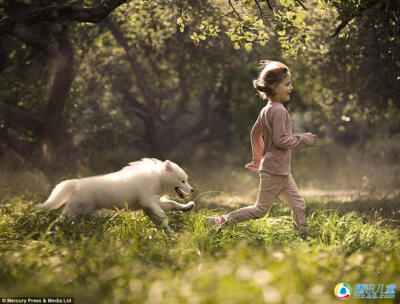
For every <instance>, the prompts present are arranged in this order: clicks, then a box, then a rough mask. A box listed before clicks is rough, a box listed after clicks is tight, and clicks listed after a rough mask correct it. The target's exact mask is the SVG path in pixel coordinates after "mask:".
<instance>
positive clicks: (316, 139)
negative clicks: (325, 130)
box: [312, 134, 318, 146]
mask: <svg viewBox="0 0 400 304" xmlns="http://www.w3.org/2000/svg"><path fill="white" fill-rule="evenodd" d="M312 137H313V138H314V146H315V145H316V144H317V141H318V136H317V135H315V134H313V135H312Z"/></svg>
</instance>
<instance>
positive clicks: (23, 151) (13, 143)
mask: <svg viewBox="0 0 400 304" xmlns="http://www.w3.org/2000/svg"><path fill="white" fill-rule="evenodd" d="M0 141H1V142H3V143H4V144H6V145H7V146H8V147H10V148H11V149H13V150H14V151H15V152H17V153H18V154H19V155H20V156H22V157H23V158H24V159H26V160H28V161H32V160H33V159H34V155H35V154H36V153H35V152H36V151H34V146H33V145H32V144H30V143H27V142H25V141H23V140H21V139H18V138H16V137H15V136H12V135H10V134H8V133H7V132H5V131H3V130H2V129H0Z"/></svg>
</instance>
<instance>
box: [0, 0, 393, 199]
mask: <svg viewBox="0 0 400 304" xmlns="http://www.w3.org/2000/svg"><path fill="white" fill-rule="evenodd" d="M125 2H126V1H115V0H114V1H110V0H109V1H103V2H100V1H74V2H71V1H57V3H54V1H47V0H41V1H30V0H18V1H7V0H1V1H0V17H4V18H3V19H1V21H0V33H1V36H0V88H1V89H0V163H1V171H0V187H1V192H2V194H3V195H6V196H7V195H13V194H20V193H29V192H31V193H38V192H42V193H44V192H46V191H48V190H49V189H50V187H52V186H54V184H55V183H57V182H59V181H61V180H62V179H65V178H69V177H77V176H78V177H83V176H88V175H93V174H103V173H107V172H110V171H115V170H118V169H119V168H121V167H123V166H124V165H125V164H126V163H127V162H130V161H133V160H136V159H139V158H142V157H156V158H160V159H167V158H168V159H171V160H173V161H175V162H177V163H179V164H181V165H182V166H183V167H184V168H185V169H186V170H187V171H188V172H189V175H190V176H191V179H192V183H193V184H194V185H195V186H196V185H197V187H196V188H197V189H199V190H202V191H207V190H226V191H231V193H232V195H233V194H235V193H242V192H243V191H245V192H247V191H253V193H254V191H256V190H257V189H256V188H257V177H256V176H255V175H253V174H251V173H250V172H246V170H245V169H244V168H243V166H244V164H245V163H247V162H248V161H249V160H250V157H251V149H250V143H249V131H250V129H251V127H252V124H253V122H254V121H255V119H256V117H257V114H258V112H259V111H260V109H261V108H262V107H263V106H264V105H265V101H263V100H262V99H260V98H259V96H257V94H256V91H255V90H254V88H253V87H252V80H253V79H255V78H256V77H257V74H258V71H259V70H258V62H259V61H260V60H262V59H272V60H279V61H282V62H284V63H286V64H287V65H288V66H289V67H290V69H291V72H292V79H293V85H294V88H295V90H294V93H293V96H292V99H291V101H290V103H288V104H287V108H288V110H289V111H290V113H291V115H292V119H293V121H294V132H295V133H299V132H305V131H307V132H308V131H309V132H313V133H316V134H318V136H319V137H320V141H319V142H318V145H317V146H316V147H315V148H313V149H303V150H298V151H295V152H294V153H293V174H294V175H295V178H296V180H297V181H298V184H299V186H300V188H302V189H310V190H315V189H317V190H321V189H322V190H326V191H328V190H329V191H337V190H351V191H356V192H366V193H371V192H376V193H378V192H379V193H382V192H383V193H386V194H391V193H392V194H393V193H394V191H395V190H396V189H398V186H399V183H400V153H399V152H400V141H399V138H400V135H399V131H400V128H399V123H400V119H399V118H400V112H399V108H400V26H399V18H400V9H399V3H398V2H397V1H393V0H383V1H376V0H361V1H353V0H352V1H343V0H336V1H331V0H313V1H311V0H309V1H300V0H296V1H295V0H282V1H279V2H278V1H268V0H267V1H254V0H251V1H247V0H243V1H226V0H220V1H218V0H213V1H190V0H189V1H169V0H163V1H161V0H155V1H144V0H142V1H127V3H125ZM102 5H103V7H102ZM104 5H105V6H104ZM107 5H109V7H107ZM89 7H91V8H92V10H90V9H88V8H89ZM104 7H105V8H107V9H108V11H107V13H106V14H104V15H101V16H100V17H99V16H98V15H96V14H95V13H96V12H98V11H95V10H96V9H97V10H100V9H101V8H104ZM46 9H47V11H46ZM62 9H63V10H62ZM85 9H86V10H87V11H84V10H85ZM41 10H42V11H41ZM108 13H109V15H108V16H107V14H108ZM35 14H36V15H35ZM46 14H47V15H46ZM106 16H107V17H106ZM96 18H97V19H96Z"/></svg>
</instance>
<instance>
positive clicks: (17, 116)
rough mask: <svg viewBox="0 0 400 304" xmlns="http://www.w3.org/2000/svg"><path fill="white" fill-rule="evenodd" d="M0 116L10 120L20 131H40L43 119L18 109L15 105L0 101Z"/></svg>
mask: <svg viewBox="0 0 400 304" xmlns="http://www.w3.org/2000/svg"><path fill="white" fill-rule="evenodd" d="M0 112H1V114H0V116H2V117H6V118H7V119H9V120H10V123H11V124H12V125H13V127H15V129H19V130H20V131H23V132H26V131H28V130H31V131H34V132H40V131H41V129H42V128H43V121H42V120H41V119H39V118H37V117H35V116H33V115H32V114H31V113H29V112H27V111H24V110H22V109H19V108H18V107H16V106H13V105H9V104H6V103H4V102H0Z"/></svg>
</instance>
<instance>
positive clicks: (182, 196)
mask: <svg viewBox="0 0 400 304" xmlns="http://www.w3.org/2000/svg"><path fill="white" fill-rule="evenodd" d="M175 192H176V193H178V195H179V197H180V198H182V199H183V198H185V193H184V191H183V190H182V189H181V188H179V187H176V188H175Z"/></svg>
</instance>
